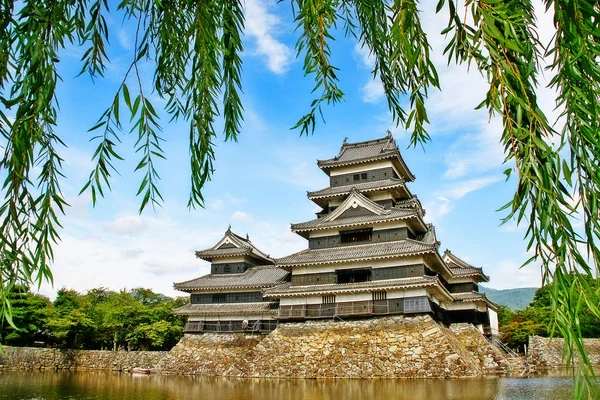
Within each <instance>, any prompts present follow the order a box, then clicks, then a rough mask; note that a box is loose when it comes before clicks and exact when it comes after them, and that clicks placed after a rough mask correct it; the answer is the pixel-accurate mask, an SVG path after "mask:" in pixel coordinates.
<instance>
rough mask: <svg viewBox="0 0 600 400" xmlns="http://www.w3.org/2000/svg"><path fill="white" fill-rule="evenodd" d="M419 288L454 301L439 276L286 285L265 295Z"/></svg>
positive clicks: (276, 296) (283, 295)
mask: <svg viewBox="0 0 600 400" xmlns="http://www.w3.org/2000/svg"><path fill="white" fill-rule="evenodd" d="M418 287H433V288H435V289H437V291H438V292H441V293H442V294H443V295H444V296H445V297H447V298H448V299H452V297H451V294H450V293H449V292H448V291H447V289H446V288H444V286H443V285H442V283H441V281H440V280H439V278H438V277H437V276H428V275H423V276H416V277H410V278H399V279H385V280H376V281H366V282H355V283H329V284H323V285H291V283H286V284H283V285H280V286H276V287H272V288H269V289H265V295H266V296H269V297H273V298H281V297H296V296H306V295H328V294H340V293H360V292H371V291H373V290H390V289H398V288H405V289H408V288H418Z"/></svg>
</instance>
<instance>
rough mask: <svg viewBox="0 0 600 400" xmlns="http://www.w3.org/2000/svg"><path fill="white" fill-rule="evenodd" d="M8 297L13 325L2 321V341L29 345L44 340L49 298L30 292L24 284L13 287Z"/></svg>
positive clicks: (14, 344) (17, 344) (15, 344)
mask: <svg viewBox="0 0 600 400" xmlns="http://www.w3.org/2000/svg"><path fill="white" fill-rule="evenodd" d="M8 298H9V300H10V303H11V307H12V321H13V324H14V326H13V325H11V324H9V323H8V322H7V321H2V333H1V334H2V343H4V344H8V345H11V346H31V345H33V344H34V342H36V341H38V342H45V341H46V340H47V337H46V335H47V332H46V315H47V311H48V308H49V307H50V305H51V303H50V300H49V299H48V298H47V297H44V296H41V295H38V294H33V293H31V292H30V290H29V289H28V288H27V287H25V286H15V287H13V288H12V291H11V293H10V294H9V295H8ZM15 327H17V328H15Z"/></svg>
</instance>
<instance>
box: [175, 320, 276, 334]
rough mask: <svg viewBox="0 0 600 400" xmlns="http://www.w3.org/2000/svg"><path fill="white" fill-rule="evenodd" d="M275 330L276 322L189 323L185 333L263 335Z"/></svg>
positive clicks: (186, 325)
mask: <svg viewBox="0 0 600 400" xmlns="http://www.w3.org/2000/svg"><path fill="white" fill-rule="evenodd" d="M275 328H277V321H276V320H252V321H248V324H247V325H246V324H245V323H244V322H243V321H189V322H188V323H187V324H185V328H184V332H185V333H203V332H205V333H206V332H215V333H236V332H239V333H265V332H271V331H273V330H275Z"/></svg>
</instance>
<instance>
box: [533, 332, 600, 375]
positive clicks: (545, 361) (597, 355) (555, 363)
mask: <svg viewBox="0 0 600 400" xmlns="http://www.w3.org/2000/svg"><path fill="white" fill-rule="evenodd" d="M583 342H584V346H585V349H586V352H587V354H588V357H589V358H590V361H591V362H592V364H593V365H597V366H600V339H583ZM564 343H565V341H564V339H562V338H552V339H550V338H544V337H540V336H531V337H530V338H529V347H528V354H527V362H528V363H529V364H530V365H531V366H532V367H535V368H536V369H539V370H543V369H553V368H564V367H565V363H564V362H563V360H562V352H563V346H564ZM575 361H577V360H575Z"/></svg>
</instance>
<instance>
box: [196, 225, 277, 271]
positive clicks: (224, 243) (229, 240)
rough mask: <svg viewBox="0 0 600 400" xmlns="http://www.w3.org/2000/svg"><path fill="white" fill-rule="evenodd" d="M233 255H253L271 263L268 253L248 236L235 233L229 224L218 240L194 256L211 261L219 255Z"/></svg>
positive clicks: (266, 262)
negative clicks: (258, 247) (254, 243)
mask: <svg viewBox="0 0 600 400" xmlns="http://www.w3.org/2000/svg"><path fill="white" fill-rule="evenodd" d="M235 256H249V257H253V258H255V259H257V260H259V261H261V262H263V263H265V264H272V263H273V259H272V258H271V257H270V256H269V255H268V254H265V253H263V252H262V251H260V250H259V249H257V248H256V247H255V246H254V245H253V244H252V242H251V241H250V239H249V238H248V236H246V238H243V237H241V236H239V235H236V234H235V233H233V232H232V231H231V226H230V227H229V228H227V231H226V232H225V235H224V236H223V238H222V239H221V240H219V242H218V243H217V244H216V245H214V246H213V247H211V248H209V249H206V250H200V251H197V252H196V257H198V258H201V259H203V260H206V261H212V260H213V259H215V258H219V257H221V258H222V257H235Z"/></svg>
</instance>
